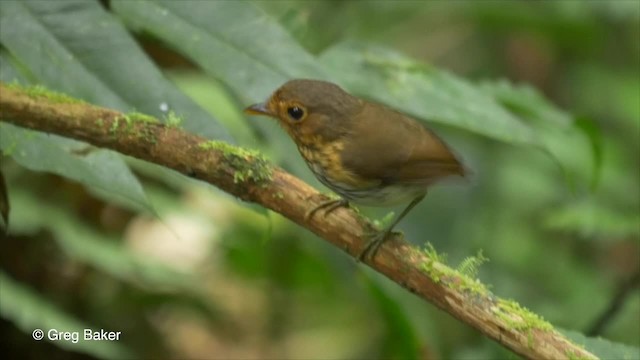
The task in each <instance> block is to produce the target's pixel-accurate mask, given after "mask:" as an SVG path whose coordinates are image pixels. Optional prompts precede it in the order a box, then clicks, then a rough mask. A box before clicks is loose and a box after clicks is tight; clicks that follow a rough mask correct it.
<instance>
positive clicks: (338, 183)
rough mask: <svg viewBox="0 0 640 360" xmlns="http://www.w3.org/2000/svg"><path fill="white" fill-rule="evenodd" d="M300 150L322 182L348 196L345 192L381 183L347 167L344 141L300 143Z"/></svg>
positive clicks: (364, 188) (368, 187)
mask: <svg viewBox="0 0 640 360" xmlns="http://www.w3.org/2000/svg"><path fill="white" fill-rule="evenodd" d="M298 150H299V151H300V154H301V155H302V157H303V158H304V159H305V161H306V163H307V165H309V168H310V169H311V171H312V172H313V173H314V175H315V176H316V177H317V178H318V180H320V182H322V183H323V184H324V185H326V186H327V187H329V188H330V189H332V190H334V191H335V192H337V193H338V194H340V195H343V196H345V197H347V198H348V196H346V195H345V193H348V192H353V191H359V190H366V189H370V188H373V187H376V186H378V185H379V183H380V182H379V181H378V180H375V179H366V178H363V177H361V176H358V175H357V174H355V173H354V172H352V171H350V170H349V169H347V168H345V166H344V165H343V163H342V151H343V150H344V143H343V142H342V141H339V140H336V141H333V142H324V143H323V142H321V141H314V142H312V143H310V144H298Z"/></svg>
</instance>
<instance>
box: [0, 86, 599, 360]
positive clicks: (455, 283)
mask: <svg viewBox="0 0 640 360" xmlns="http://www.w3.org/2000/svg"><path fill="white" fill-rule="evenodd" d="M0 121H5V122H9V123H12V124H15V125H17V126H20V127H24V128H29V129H33V130H37V131H43V132H49V133H55V134H58V135H61V136H65V137H69V138H74V139H78V140H82V141H86V142H88V143H91V144H93V145H96V146H101V147H105V148H109V149H112V150H115V151H118V152H121V153H123V154H126V155H129V156H133V157H136V158H139V159H142V160H146V161H149V162H152V163H156V164H158V165H162V166H165V167H168V168H171V169H173V170H176V171H179V172H181V173H183V174H185V175H187V176H189V177H192V178H197V179H200V180H202V181H206V182H209V183H211V184H213V185H215V186H217V187H218V188H220V189H222V190H223V191H226V192H228V193H230V194H233V195H234V196H236V197H238V198H240V199H242V200H244V201H248V202H254V203H257V204H260V205H262V206H264V207H266V208H268V209H271V210H273V211H275V212H277V213H279V214H281V215H282V216H284V217H286V218H288V219H290V220H291V221H293V222H295V223H297V224H299V225H300V226H303V227H305V228H307V229H308V230H310V231H312V232H313V233H315V234H317V235H318V236H320V237H321V238H323V239H325V240H326V241H329V242H330V243H332V244H333V245H335V246H337V247H338V248H340V249H342V250H344V251H345V252H346V253H348V254H349V255H351V256H357V255H358V254H359V252H360V251H361V249H362V247H363V245H364V241H365V240H363V239H364V238H365V237H364V236H363V234H365V233H367V232H368V231H371V230H372V225H371V224H370V223H369V222H368V221H367V220H366V219H364V218H362V217H361V216H359V215H358V214H357V213H356V212H354V211H352V210H349V209H345V208H338V209H336V210H335V211H333V212H332V213H331V214H329V215H328V216H326V217H323V216H314V217H312V218H311V219H309V220H308V221H306V220H305V218H304V214H305V213H306V211H307V210H309V209H311V208H314V207H315V206H317V205H318V204H320V203H321V202H322V201H325V200H326V199H327V198H326V197H325V196H324V195H322V194H320V193H319V192H318V191H316V190H315V189H314V188H312V187H311V186H309V185H307V184H306V183H304V182H303V181H301V180H300V179H298V178H296V177H295V176H293V175H291V174H289V173H287V172H285V171H284V170H282V169H281V168H279V167H277V166H275V165H273V164H271V163H270V162H268V161H267V160H265V159H264V158H263V157H262V156H261V155H259V154H258V153H257V152H253V151H247V150H244V149H241V148H238V147H234V146H231V145H228V144H226V143H223V142H217V141H207V140H205V139H203V138H202V137H199V136H197V135H193V134H189V133H187V132H185V131H183V130H181V129H179V128H177V127H176V126H171V125H170V124H169V125H166V124H162V123H160V122H159V121H157V120H156V119H154V118H151V117H149V116H146V115H141V114H129V115H127V114H123V113H120V112H117V111H114V110H109V109H105V108H101V107H96V106H92V105H89V104H86V103H83V102H79V101H72V100H71V99H69V98H68V97H66V96H60V95H55V94H50V93H47V92H46V91H44V92H43V91H42V90H41V89H40V90H39V91H33V90H29V89H25V88H20V87H17V86H13V85H11V86H7V85H2V84H0ZM365 262H366V264H367V265H369V266H371V267H372V268H373V269H375V270H376V271H378V272H380V273H382V274H384V275H385V276H387V277H388V278H389V279H391V280H393V281H395V282H396V283H398V284H399V285H401V286H403V287H404V288H406V289H407V290H409V291H411V292H412V293H414V294H416V295H418V296H420V297H422V298H424V299H425V300H427V301H429V302H431V303H433V304H435V305H436V306H438V307H439V308H440V309H442V310H444V311H446V312H448V313H449V314H451V315H452V316H454V317H455V318H457V319H459V320H461V321H463V322H465V323H467V324H469V325H470V326H472V327H474V328H476V329H478V330H479V331H481V332H482V333H483V334H485V335H486V336H488V337H490V338H492V339H493V340H495V341H497V342H498V343H500V344H502V345H504V346H505V347H507V348H509V349H511V350H512V351H514V352H515V353H517V354H520V355H522V356H524V357H526V358H530V359H554V360H555V359H569V358H581V359H596V357H595V356H594V355H593V354H591V353H589V352H587V351H585V350H584V349H582V348H581V347H579V346H577V345H575V344H573V343H572V342H571V341H569V340H567V339H566V338H565V337H564V336H563V335H562V334H560V333H558V332H557V331H555V330H554V329H553V327H552V326H551V325H550V324H549V323H547V322H545V321H544V320H542V319H541V318H540V317H539V316H537V315H535V314H533V313H531V312H530V311H528V310H526V309H524V308H522V307H520V306H519V305H518V304H517V303H515V302H513V301H508V300H503V299H500V298H498V297H496V296H494V295H493V294H491V292H489V291H488V290H487V288H486V287H485V286H484V285H483V284H482V283H480V282H479V281H478V280H477V279H474V278H472V277H470V276H468V275H465V274H462V273H460V272H458V271H456V270H453V269H452V268H450V267H448V266H446V265H445V264H443V263H442V262H441V261H440V258H439V257H438V254H437V253H436V252H435V251H434V250H433V248H428V249H424V250H420V249H417V248H415V247H412V246H411V245H409V244H408V243H407V242H406V241H404V240H403V239H402V237H401V236H396V237H395V238H393V239H390V240H389V241H387V242H386V243H385V244H384V245H383V246H382V247H381V248H380V250H379V251H378V253H377V255H376V256H375V258H374V259H372V260H366V261H365ZM425 321H429V320H428V319H425Z"/></svg>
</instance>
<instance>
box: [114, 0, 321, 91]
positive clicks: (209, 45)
mask: <svg viewBox="0 0 640 360" xmlns="http://www.w3.org/2000/svg"><path fill="white" fill-rule="evenodd" d="M112 4H113V9H114V11H115V12H116V13H118V14H120V15H121V16H122V17H123V18H124V19H125V20H126V21H128V22H130V23H131V24H133V25H134V26H137V27H139V28H141V29H143V30H145V31H148V32H150V33H152V34H153V35H155V36H157V37H158V38H160V39H161V40H163V41H165V42H167V43H168V44H170V45H171V46H172V47H174V48H176V49H177V50H178V51H180V52H181V53H183V54H185V55H186V56H188V57H189V58H190V59H192V60H193V61H195V62H196V63H197V64H198V65H200V66H201V67H202V68H203V69H205V70H206V71H207V72H209V73H211V74H212V75H213V76H215V77H216V78H218V79H220V80H222V81H223V82H224V83H225V84H226V85H227V86H228V87H229V88H231V89H233V90H234V91H235V92H236V93H237V94H239V95H241V96H242V97H244V98H245V99H249V100H252V101H259V100H260V101H261V100H264V99H265V98H266V97H267V96H268V95H269V94H270V93H271V92H272V91H273V90H274V89H275V88H276V87H278V86H280V85H281V84H282V83H284V82H285V81H287V80H289V79H292V78H299V77H310V78H323V79H324V78H327V76H328V75H327V74H326V73H325V72H324V71H323V70H322V68H321V67H320V66H318V64H317V63H316V61H315V59H314V58H313V57H312V56H311V55H310V54H309V53H307V52H306V51H305V50H304V49H303V48H302V47H301V46H300V45H298V44H297V43H296V42H295V40H294V39H293V38H292V37H291V36H290V35H289V34H288V33H287V32H286V31H285V30H284V29H282V28H281V26H280V25H279V24H278V23H277V22H276V21H274V20H273V19H271V18H270V17H269V16H268V15H267V14H266V13H264V12H263V11H261V10H260V9H259V8H257V7H256V6H254V5H253V4H251V3H249V2H241V1H180V2H176V1H159V0H158V1H154V0H150V1H119V0H116V1H113V2H112Z"/></svg>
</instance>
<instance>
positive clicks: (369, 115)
mask: <svg viewBox="0 0 640 360" xmlns="http://www.w3.org/2000/svg"><path fill="white" fill-rule="evenodd" d="M353 124H354V126H353V128H352V129H351V132H352V136H354V139H356V141H351V142H349V143H346V144H345V145H344V151H343V152H342V163H343V165H344V166H345V167H346V168H347V169H348V170H349V171H351V172H353V173H354V174H356V175H358V176H360V177H364V178H368V179H378V180H380V181H381V182H382V183H388V182H399V183H416V184H425V185H429V184H431V183H433V182H435V181H437V180H438V179H441V178H444V177H447V176H450V175H461V176H464V168H463V166H462V164H461V163H460V162H459V161H458V159H457V158H456V157H455V155H454V154H453V153H452V152H451V150H449V148H448V147H447V145H446V144H445V143H444V142H443V141H442V140H440V138H438V137H437V136H436V135H435V134H434V133H433V132H431V131H430V130H428V129H426V128H425V127H424V126H422V125H421V124H420V123H418V122H417V121H416V120H413V119H412V118H410V117H408V116H406V115H403V114H401V113H398V112H396V111H394V110H392V109H389V108H387V107H385V106H383V105H379V104H374V103H367V104H366V105H365V106H363V109H362V111H361V112H360V113H359V114H358V115H357V116H356V119H354V122H353Z"/></svg>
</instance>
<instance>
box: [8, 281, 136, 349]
mask: <svg viewBox="0 0 640 360" xmlns="http://www.w3.org/2000/svg"><path fill="white" fill-rule="evenodd" d="M0 303H2V306H0V314H2V317H3V318H5V319H7V320H10V321H11V322H12V323H14V324H15V325H16V326H17V327H18V328H19V329H20V330H22V331H23V332H24V333H25V334H29V336H32V335H31V334H32V333H33V331H35V330H36V329H40V330H43V331H44V339H46V340H47V341H51V340H49V338H48V332H49V330H50V329H56V330H58V331H71V332H76V331H77V332H78V341H77V343H73V342H72V341H65V340H58V341H51V343H52V344H54V345H55V346H58V347H60V348H63V349H65V350H68V351H73V352H80V353H85V354H89V355H92V356H94V357H98V358H102V359H123V358H131V357H132V356H133V355H132V354H131V353H130V351H129V350H128V349H127V348H125V347H124V346H123V345H122V344H120V343H118V342H117V341H85V340H84V338H83V335H84V334H83V331H84V329H92V331H96V330H98V331H99V329H98V328H94V327H92V326H90V325H89V324H87V323H84V322H82V321H80V320H78V319H76V318H74V317H73V316H72V315H70V314H67V313H66V312H64V311H63V310H61V309H59V308H57V307H56V306H55V305H53V304H51V303H50V302H48V301H47V300H46V299H45V298H44V297H42V296H41V295H38V294H37V293H36V292H35V291H33V290H31V289H29V288H26V287H25V286H23V285H21V284H20V283H18V282H16V281H14V280H13V279H12V278H11V277H9V276H8V275H7V274H6V273H5V272H4V271H0ZM105 330H107V331H118V329H105ZM122 335H123V334H121V335H120V336H121V337H122ZM34 341H35V340H34Z"/></svg>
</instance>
